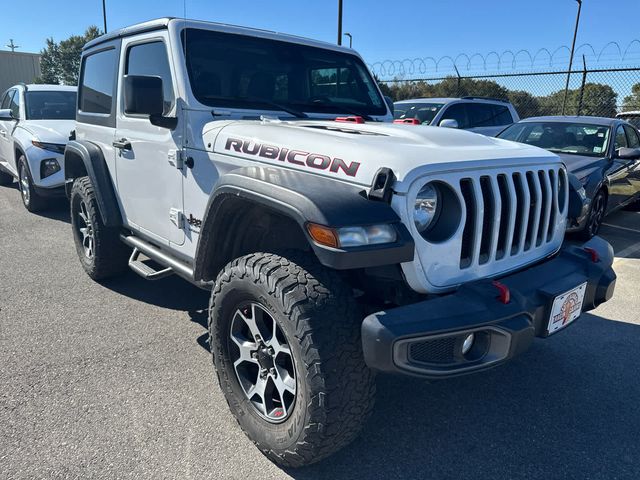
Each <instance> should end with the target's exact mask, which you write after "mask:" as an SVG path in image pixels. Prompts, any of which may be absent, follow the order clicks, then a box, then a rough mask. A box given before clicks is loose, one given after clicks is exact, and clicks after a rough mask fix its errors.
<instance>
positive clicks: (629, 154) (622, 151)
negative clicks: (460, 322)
mask: <svg viewBox="0 0 640 480" xmlns="http://www.w3.org/2000/svg"><path fill="white" fill-rule="evenodd" d="M0 111H1V110H0ZM616 158H619V159H621V160H637V159H639V158H640V148H628V147H622V148H619V149H618V150H616Z"/></svg>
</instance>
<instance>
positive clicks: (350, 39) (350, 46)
mask: <svg viewBox="0 0 640 480" xmlns="http://www.w3.org/2000/svg"><path fill="white" fill-rule="evenodd" d="M344 36H345V37H349V48H353V37H352V36H351V34H350V33H349V32H347V33H345V34H344Z"/></svg>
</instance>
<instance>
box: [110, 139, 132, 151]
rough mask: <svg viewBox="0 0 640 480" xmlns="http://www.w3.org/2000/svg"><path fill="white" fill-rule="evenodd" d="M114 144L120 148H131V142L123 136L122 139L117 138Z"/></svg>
mask: <svg viewBox="0 0 640 480" xmlns="http://www.w3.org/2000/svg"><path fill="white" fill-rule="evenodd" d="M113 146H114V147H116V148H119V149H120V150H131V142H129V140H127V139H126V138H121V139H120V140H115V141H114V142H113Z"/></svg>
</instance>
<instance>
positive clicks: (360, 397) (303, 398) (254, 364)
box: [209, 253, 375, 467]
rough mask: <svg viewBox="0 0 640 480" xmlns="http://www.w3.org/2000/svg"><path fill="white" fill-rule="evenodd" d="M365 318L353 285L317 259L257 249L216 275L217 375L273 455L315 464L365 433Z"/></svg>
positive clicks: (239, 416)
mask: <svg viewBox="0 0 640 480" xmlns="http://www.w3.org/2000/svg"><path fill="white" fill-rule="evenodd" d="M303 265H304V266H303ZM362 318H363V314H362V312H361V309H360V308H359V306H358V305H357V303H356V302H355V301H354V300H353V298H352V296H351V289H350V288H349V287H348V285H347V284H346V283H344V282H343V281H342V279H341V278H340V277H339V276H338V275H337V274H336V273H335V272H333V271H330V270H327V269H325V268H324V267H322V266H321V265H319V264H318V263H309V262H307V261H304V262H303V261H301V262H293V261H291V260H289V259H287V258H284V257H281V256H278V255H275V254H268V253H255V254H251V255H246V256H244V257H241V258H239V259H237V260H234V261H233V262H231V263H229V264H228V265H227V266H226V267H225V268H224V270H223V271H222V272H221V273H220V275H219V276H218V278H217V280H216V283H215V285H214V288H213V291H212V294H211V303H210V308H209V335H210V336H209V342H210V345H211V351H212V353H213V359H214V364H215V367H216V372H217V375H218V381H219V383H220V387H221V389H222V391H223V393H224V395H225V397H226V399H227V403H228V404H229V408H230V409H231V412H232V413H233V415H234V416H235V418H236V420H237V421H238V423H239V424H240V427H241V428H242V430H243V431H244V432H245V434H246V435H247V436H248V437H249V438H250V439H251V440H252V441H253V442H254V443H255V444H256V446H257V447H258V448H259V449H260V450H261V451H262V452H263V453H264V454H265V455H266V456H267V457H269V458H270V459H271V460H272V461H274V462H276V463H278V464H280V465H283V466H287V467H299V466H303V465H308V464H311V463H314V462H317V461H318V460H321V459H322V458H324V457H327V456H328V455H330V454H332V453H333V452H335V451H337V450H339V449H340V448H342V447H343V446H345V445H346V444H348V443H349V442H351V441H352V440H353V439H354V438H355V437H356V436H357V434H358V433H359V431H360V429H361V427H362V425H363V423H364V422H365V421H366V419H367V418H368V417H369V415H370V413H371V411H372V408H373V400H374V394H375V383H374V374H373V373H372V372H371V371H370V370H369V369H368V368H367V366H366V364H365V362H364V357H363V354H362V345H361V339H360V325H361V321H362ZM280 352H285V353H284V354H282V353H280ZM270 355H271V356H270ZM272 365H274V366H273V367H272ZM272 368H273V370H272ZM278 378H280V379H281V381H280V383H279V382H278Z"/></svg>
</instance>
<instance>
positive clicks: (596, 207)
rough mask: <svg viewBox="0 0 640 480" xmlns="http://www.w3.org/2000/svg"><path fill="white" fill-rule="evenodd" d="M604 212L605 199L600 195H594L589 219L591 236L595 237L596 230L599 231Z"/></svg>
mask: <svg viewBox="0 0 640 480" xmlns="http://www.w3.org/2000/svg"><path fill="white" fill-rule="evenodd" d="M604 212H605V199H604V195H603V194H602V193H599V194H598V195H596V198H594V199H593V205H592V206H591V215H590V217H589V227H588V228H589V233H590V234H591V235H596V234H597V233H598V230H600V225H601V223H602V219H603V218H604Z"/></svg>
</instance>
